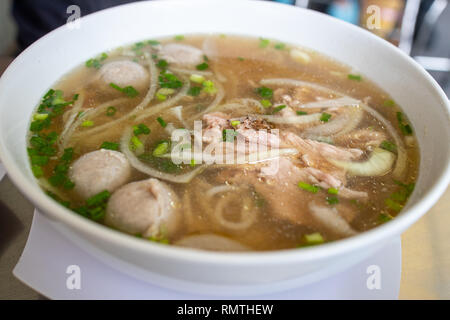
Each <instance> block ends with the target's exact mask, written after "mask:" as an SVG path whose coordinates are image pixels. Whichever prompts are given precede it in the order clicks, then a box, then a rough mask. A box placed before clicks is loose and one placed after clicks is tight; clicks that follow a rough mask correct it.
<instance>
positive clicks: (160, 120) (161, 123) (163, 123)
mask: <svg viewBox="0 0 450 320" xmlns="http://www.w3.org/2000/svg"><path fill="white" fill-rule="evenodd" d="M156 121H158V122H159V124H160V125H161V127H163V128H165V127H167V123H166V122H165V121H164V119H163V118H161V117H158V118H157V119H156Z"/></svg>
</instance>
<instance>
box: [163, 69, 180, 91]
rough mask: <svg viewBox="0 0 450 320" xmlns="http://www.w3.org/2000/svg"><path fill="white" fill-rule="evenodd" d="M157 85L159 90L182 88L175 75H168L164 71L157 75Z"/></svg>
mask: <svg viewBox="0 0 450 320" xmlns="http://www.w3.org/2000/svg"><path fill="white" fill-rule="evenodd" d="M158 79H159V85H160V87H161V88H172V89H177V88H181V87H182V86H183V82H181V81H180V79H178V78H177V76H176V75H174V74H172V73H168V72H166V71H165V70H164V71H162V72H161V73H160V74H159V78H158Z"/></svg>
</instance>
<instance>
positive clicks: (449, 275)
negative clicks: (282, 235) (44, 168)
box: [0, 177, 450, 299]
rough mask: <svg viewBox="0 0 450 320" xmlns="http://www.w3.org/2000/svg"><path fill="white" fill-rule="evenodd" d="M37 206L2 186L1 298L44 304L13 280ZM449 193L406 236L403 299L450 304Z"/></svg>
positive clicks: (7, 182)
mask: <svg viewBox="0 0 450 320" xmlns="http://www.w3.org/2000/svg"><path fill="white" fill-rule="evenodd" d="M33 210H34V207H33V205H32V204H31V203H30V202H29V201H28V200H27V199H26V198H24V197H23V196H22V195H21V194H20V192H19V191H18V190H17V188H16V187H15V186H14V185H13V184H12V183H11V180H10V179H9V178H8V177H5V178H4V179H3V181H2V182H0V283H1V286H0V299H42V298H43V297H42V296H41V295H39V294H38V293H37V292H35V291H34V290H32V289H30V288H28V287H27V286H26V285H24V284H23V283H21V282H20V281H19V280H17V279H16V278H15V277H14V276H13V275H12V270H13V268H14V266H15V265H16V263H17V261H18V259H19V257H20V254H21V252H22V250H23V248H24V246H25V243H26V240H27V236H28V232H29V230H30V226H31V220H32V215H33ZM449 211H450V188H448V189H447V191H446V192H445V194H444V195H443V196H442V198H441V199H440V200H439V201H438V202H437V203H436V205H435V206H434V207H433V208H432V209H431V210H430V211H429V212H428V213H427V214H426V215H425V216H424V217H423V218H422V219H421V220H419V221H418V222H417V223H416V224H415V225H414V226H412V227H411V228H410V229H408V230H407V231H406V232H405V233H404V234H403V235H402V279H401V285H400V299H450V271H449V270H450V232H449V226H450V215H449V214H448V213H449Z"/></svg>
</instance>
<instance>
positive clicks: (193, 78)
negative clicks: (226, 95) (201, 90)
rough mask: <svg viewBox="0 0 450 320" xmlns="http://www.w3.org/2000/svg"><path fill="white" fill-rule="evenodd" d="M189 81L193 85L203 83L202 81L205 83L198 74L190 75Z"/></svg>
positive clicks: (202, 77) (203, 78)
mask: <svg viewBox="0 0 450 320" xmlns="http://www.w3.org/2000/svg"><path fill="white" fill-rule="evenodd" d="M189 80H191V81H192V82H195V83H203V81H205V77H204V76H202V75H199V74H191V76H190V77H189Z"/></svg>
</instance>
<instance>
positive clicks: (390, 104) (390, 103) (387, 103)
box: [383, 99, 395, 107]
mask: <svg viewBox="0 0 450 320" xmlns="http://www.w3.org/2000/svg"><path fill="white" fill-rule="evenodd" d="M383 105H384V106H385V107H393V106H395V101H394V100H391V99H389V100H385V101H384V103H383Z"/></svg>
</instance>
